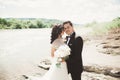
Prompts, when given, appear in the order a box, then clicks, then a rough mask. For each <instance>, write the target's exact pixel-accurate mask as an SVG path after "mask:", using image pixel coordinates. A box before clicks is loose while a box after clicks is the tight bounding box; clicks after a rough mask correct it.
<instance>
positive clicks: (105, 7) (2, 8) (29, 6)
mask: <svg viewBox="0 0 120 80" xmlns="http://www.w3.org/2000/svg"><path fill="white" fill-rule="evenodd" d="M0 17H1V18H8V17H13V18H47V19H59V20H70V21H72V22H74V23H79V24H86V23H91V22H93V21H96V22H104V21H111V20H113V19H114V18H116V17H120V0H0Z"/></svg>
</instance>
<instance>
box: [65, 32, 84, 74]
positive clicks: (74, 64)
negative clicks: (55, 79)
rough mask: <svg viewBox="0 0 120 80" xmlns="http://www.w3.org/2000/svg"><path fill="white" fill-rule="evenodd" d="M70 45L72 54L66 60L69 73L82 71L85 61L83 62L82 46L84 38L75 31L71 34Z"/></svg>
mask: <svg viewBox="0 0 120 80" xmlns="http://www.w3.org/2000/svg"><path fill="white" fill-rule="evenodd" d="M68 46H69V47H70V48H71V54H70V55H69V58H68V59H67V60H66V62H67V68H68V73H78V74H79V73H82V71H83V62H82V48H83V39H82V38H81V37H80V36H77V37H76V35H75V32H74V33H73V34H72V35H71V37H70V41H69V43H68Z"/></svg>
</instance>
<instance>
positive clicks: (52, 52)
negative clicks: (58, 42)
mask: <svg viewBox="0 0 120 80" xmlns="http://www.w3.org/2000/svg"><path fill="white" fill-rule="evenodd" d="M55 50H56V49H55V48H54V47H51V57H54V52H55Z"/></svg>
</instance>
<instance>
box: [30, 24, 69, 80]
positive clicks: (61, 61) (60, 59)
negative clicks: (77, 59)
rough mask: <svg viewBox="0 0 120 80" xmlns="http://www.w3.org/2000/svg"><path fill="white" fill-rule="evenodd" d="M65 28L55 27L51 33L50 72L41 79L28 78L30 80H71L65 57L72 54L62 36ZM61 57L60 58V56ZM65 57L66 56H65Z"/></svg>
mask: <svg viewBox="0 0 120 80" xmlns="http://www.w3.org/2000/svg"><path fill="white" fill-rule="evenodd" d="M63 34H64V27H63V26H62V25H54V26H53V28H52V32H51V57H52V65H51V66H50V69H49V71H48V72H46V73H45V75H44V76H43V77H41V78H32V77H31V78H28V80H70V77H69V76H68V71H67V65H66V62H65V58H64V57H65V56H68V55H69V53H70V48H69V47H68V46H67V45H66V44H65V43H64V41H63V39H62V35H63ZM58 55H59V56H58ZM63 55H64V56H63Z"/></svg>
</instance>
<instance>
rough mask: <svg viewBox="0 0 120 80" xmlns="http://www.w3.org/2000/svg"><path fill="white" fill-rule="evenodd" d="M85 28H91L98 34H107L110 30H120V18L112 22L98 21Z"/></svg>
mask: <svg viewBox="0 0 120 80" xmlns="http://www.w3.org/2000/svg"><path fill="white" fill-rule="evenodd" d="M85 27H91V28H92V29H93V31H94V32H95V33H96V34H99V33H106V32H107V31H109V30H110V29H113V28H120V17H117V18H115V19H113V20H112V21H110V22H102V23H97V22H96V21H94V22H92V23H89V24H86V25H85Z"/></svg>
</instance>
